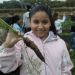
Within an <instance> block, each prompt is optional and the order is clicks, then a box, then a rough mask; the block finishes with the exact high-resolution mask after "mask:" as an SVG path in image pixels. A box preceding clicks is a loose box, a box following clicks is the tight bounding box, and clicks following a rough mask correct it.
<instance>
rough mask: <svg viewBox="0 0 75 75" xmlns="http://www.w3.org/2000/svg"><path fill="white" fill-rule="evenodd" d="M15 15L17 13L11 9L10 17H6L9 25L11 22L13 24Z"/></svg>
mask: <svg viewBox="0 0 75 75" xmlns="http://www.w3.org/2000/svg"><path fill="white" fill-rule="evenodd" d="M14 15H16V14H15V13H14V12H13V11H11V12H9V13H8V17H6V18H5V19H4V21H5V22H6V23H8V24H9V25H11V24H13V18H12V17H13V16H14Z"/></svg>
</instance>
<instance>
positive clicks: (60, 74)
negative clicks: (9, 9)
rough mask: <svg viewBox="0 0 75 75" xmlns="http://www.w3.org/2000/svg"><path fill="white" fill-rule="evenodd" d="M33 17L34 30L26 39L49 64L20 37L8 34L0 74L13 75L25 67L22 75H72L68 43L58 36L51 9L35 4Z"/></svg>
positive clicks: (31, 24)
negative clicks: (13, 72) (31, 42)
mask: <svg viewBox="0 0 75 75" xmlns="http://www.w3.org/2000/svg"><path fill="white" fill-rule="evenodd" d="M29 18H30V27H31V29H32V31H30V32H27V33H26V34H25V35H24V36H25V37H28V38H29V39H30V40H31V41H33V42H34V43H35V44H36V45H37V47H38V48H39V50H40V52H41V53H42V55H43V57H44V59H45V62H42V61H41V60H40V59H39V57H37V55H36V54H35V52H34V51H33V50H32V49H31V48H29V47H28V46H26V44H24V42H23V40H21V38H20V37H19V36H18V35H15V34H14V33H8V36H7V38H6V41H5V42H4V43H3V44H2V46H1V47H0V50H1V52H0V71H1V72H3V73H11V72H12V71H14V70H16V69H17V68H18V67H19V66H21V68H20V75H71V71H70V70H71V69H72V68H73V64H72V62H71V59H70V56H69V53H68V50H67V47H66V44H65V42H64V41H63V40H62V39H61V38H60V37H59V36H57V33H56V29H55V26H54V23H53V19H52V15H51V11H50V9H49V8H48V7H47V6H45V5H42V4H39V5H35V6H34V7H32V8H31V11H30V14H29ZM4 63H6V64H4ZM8 63H9V65H8ZM0 75H1V74H0ZM4 75H5V74H4ZM7 75H8V74H7ZM13 75H15V74H13ZM18 75H19V74H18Z"/></svg>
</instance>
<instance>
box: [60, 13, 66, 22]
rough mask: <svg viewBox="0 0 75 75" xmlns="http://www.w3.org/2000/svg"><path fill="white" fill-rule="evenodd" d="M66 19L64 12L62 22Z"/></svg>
mask: <svg viewBox="0 0 75 75" xmlns="http://www.w3.org/2000/svg"><path fill="white" fill-rule="evenodd" d="M65 20H66V16H65V14H63V18H62V19H60V22H64V21H65Z"/></svg>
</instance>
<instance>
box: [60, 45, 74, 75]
mask: <svg viewBox="0 0 75 75" xmlns="http://www.w3.org/2000/svg"><path fill="white" fill-rule="evenodd" d="M72 68H73V63H72V61H71V59H70V56H69V52H68V50H67V47H66V45H64V51H63V55H62V65H61V71H62V75H72V74H71V69H72Z"/></svg>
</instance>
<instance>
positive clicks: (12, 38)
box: [3, 32, 22, 48]
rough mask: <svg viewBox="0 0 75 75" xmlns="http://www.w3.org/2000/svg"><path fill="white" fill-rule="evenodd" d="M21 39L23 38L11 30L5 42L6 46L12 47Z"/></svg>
mask: <svg viewBox="0 0 75 75" xmlns="http://www.w3.org/2000/svg"><path fill="white" fill-rule="evenodd" d="M19 40H22V38H21V37H20V36H19V35H18V34H15V33H13V32H9V33H8V34H7V37H6V40H5V42H4V43H3V44H4V46H5V47H7V48H11V47H13V46H14V45H15V44H16V43H17V42H18V41H19Z"/></svg>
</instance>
